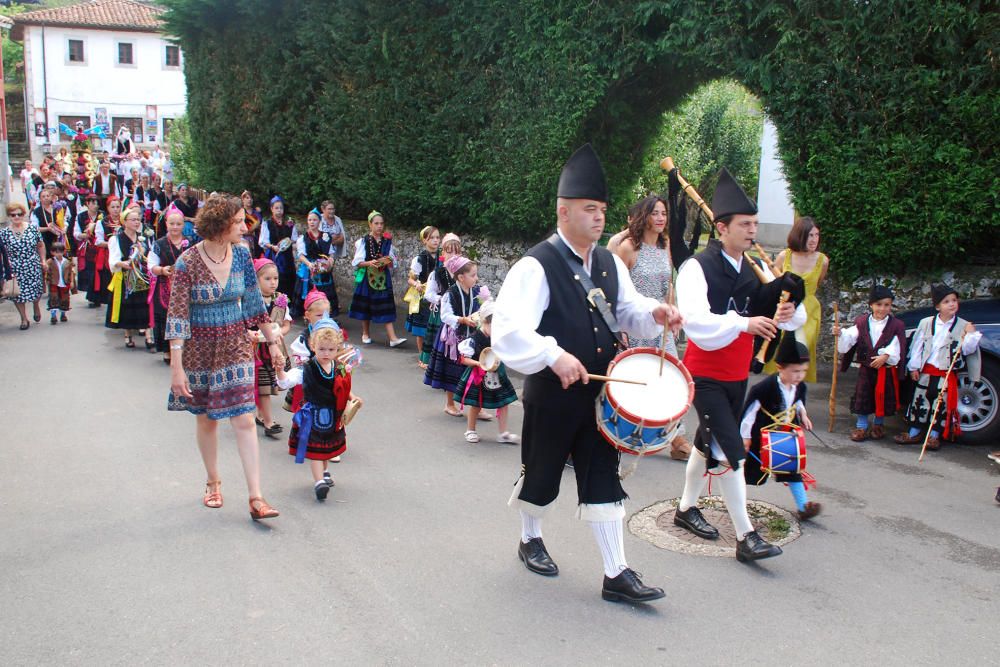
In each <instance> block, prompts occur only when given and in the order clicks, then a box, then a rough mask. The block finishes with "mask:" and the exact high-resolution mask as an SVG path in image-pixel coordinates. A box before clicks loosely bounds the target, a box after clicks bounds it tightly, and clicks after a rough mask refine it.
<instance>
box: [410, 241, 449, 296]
mask: <svg viewBox="0 0 1000 667" xmlns="http://www.w3.org/2000/svg"><path fill="white" fill-rule="evenodd" d="M417 265H418V266H419V267H420V273H419V274H417V280H419V281H420V282H422V283H426V282H427V278H428V277H430V275H431V272H432V271H434V268H435V267H436V266H437V256H435V255H432V254H431V253H429V252H428V251H427V250H426V249H424V250H421V251H420V253H419V254H418V255H417ZM449 287H450V285H449Z"/></svg>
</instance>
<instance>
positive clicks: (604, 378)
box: [587, 373, 646, 387]
mask: <svg viewBox="0 0 1000 667" xmlns="http://www.w3.org/2000/svg"><path fill="white" fill-rule="evenodd" d="M587 377H589V378H590V379H591V380H600V381H601V382H624V383H625V384H641V385H642V386H644V387H645V386H646V383H645V382H640V381H639V380H626V379H624V378H613V377H610V376H608V375H595V374H594V373H587Z"/></svg>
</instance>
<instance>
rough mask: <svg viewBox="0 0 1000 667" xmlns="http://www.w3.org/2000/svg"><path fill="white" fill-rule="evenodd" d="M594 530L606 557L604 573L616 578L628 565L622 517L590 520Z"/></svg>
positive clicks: (602, 552)
mask: <svg viewBox="0 0 1000 667" xmlns="http://www.w3.org/2000/svg"><path fill="white" fill-rule="evenodd" d="M587 523H589V524H590V527H591V528H592V529H593V530H594V539H596V540H597V546H598V548H599V549H600V550H601V558H603V559H604V574H606V575H607V576H608V578H610V579H614V578H615V577H617V576H618V575H619V574H621V572H622V570H624V569H626V568H627V567H628V565H627V564H626V563H625V541H624V538H623V535H622V532H623V529H622V519H614V520H612V521H588V522H587Z"/></svg>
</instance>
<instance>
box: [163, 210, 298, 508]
mask: <svg viewBox="0 0 1000 667" xmlns="http://www.w3.org/2000/svg"><path fill="white" fill-rule="evenodd" d="M195 226H196V228H197V232H198V235H199V236H200V237H201V238H202V239H203V240H202V241H201V242H200V243H197V244H195V245H194V246H193V247H191V248H190V249H188V250H187V251H185V252H184V254H182V255H181V256H180V258H179V259H178V260H177V263H176V264H175V265H174V266H175V269H174V274H173V277H172V278H171V286H170V305H169V307H168V309H167V326H166V338H167V340H168V341H169V343H170V369H171V386H170V398H169V401H168V409H169V410H186V411H188V412H190V413H192V414H194V415H196V417H197V439H198V449H200V450H201V457H202V460H203V461H204V463H205V472H206V473H207V475H208V482H207V484H206V486H205V496H204V498H203V501H202V502H203V503H204V505H205V506H206V507H213V508H215V507H222V492H221V486H222V481H221V480H220V479H219V470H218V449H219V434H218V424H219V420H221V419H229V423H230V425H231V426H232V428H233V432H234V433H235V434H236V446H237V448H238V449H239V453H240V459H241V461H242V463H243V473H244V475H245V476H246V481H247V489H248V490H249V492H250V517H251V518H252V519H253V520H254V521H257V520H259V519H270V518H273V517H276V516H278V511H277V510H275V509H274V508H273V507H271V506H270V505H268V504H267V502H266V501H265V500H264V498H263V496H262V494H261V491H260V451H259V446H258V442H257V429H256V426H255V424H254V411H255V410H256V406H255V403H254V392H255V391H256V384H255V382H254V368H253V346H252V345H251V336H250V335H248V331H249V329H250V328H251V327H254V326H259V327H260V331H261V332H263V333H264V336H265V338H267V343H268V346H269V347H270V349H271V354H277V353H278V348H277V338H276V337H275V334H274V333H273V330H272V329H271V327H265V326H263V325H264V324H266V323H267V322H269V321H270V318H269V317H268V315H267V309H266V308H265V307H264V299H263V298H262V297H261V294H260V288H259V287H258V286H257V274H256V273H255V272H254V270H253V264H252V263H251V261H250V253H249V252H248V251H247V249H246V248H244V247H243V246H242V245H240V244H239V241H240V239H241V237H242V236H243V235H244V234H246V231H247V227H246V221H245V213H244V211H243V205H242V203H241V202H240V200H239V199H237V198H236V197H230V196H225V195H219V196H216V197H213V198H211V199H209V200H208V201H207V202H206V203H205V206H204V207H202V209H201V210H200V211H198V216H197V218H196V220H195ZM253 340H256V338H253Z"/></svg>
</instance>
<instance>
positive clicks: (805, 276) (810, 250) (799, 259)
mask: <svg viewBox="0 0 1000 667" xmlns="http://www.w3.org/2000/svg"><path fill="white" fill-rule="evenodd" d="M787 242H788V247H787V248H786V249H784V250H782V251H781V252H780V253H778V256H777V257H776V258H775V259H774V263H775V265H778V266H781V270H782V271H783V272H786V273H787V272H788V271H791V272H792V273H797V274H798V275H800V276H802V280H803V281H804V282H805V284H806V298H805V299H804V300H803V301H802V305H803V306H805V308H806V316H807V318H808V319H806V323H805V324H803V325H802V328H801V329H799V330H798V331H796V332H795V334H796V337H797V338H799V339H800V340H801V341H802V342H803V343H805V345H806V347H808V348H809V358H810V359H813V360H814V363H811V364H809V370H807V371H806V379H805V381H806V382H815V381H816V365H817V364H816V363H815V359H816V342H817V341H818V340H819V326H820V319H821V318H822V316H823V309H822V308H821V307H820V305H819V299H817V298H816V290H818V289H819V286H820V285H821V284H822V283H823V281H824V280H826V272H827V270H829V268H830V258H829V257H827V256H826V255H824V254H823V253H821V252H819V227H817V226H816V221H815V220H813V219H812V218H810V217H801V218H799V219H798V220H796V221H795V223H794V224H793V225H792V230H791V231H790V232H788V239H787ZM764 372H765V373H777V372H778V367H777V366H776V365H775V364H774V362H773V361H771V362H768V364H767V366H765V367H764Z"/></svg>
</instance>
